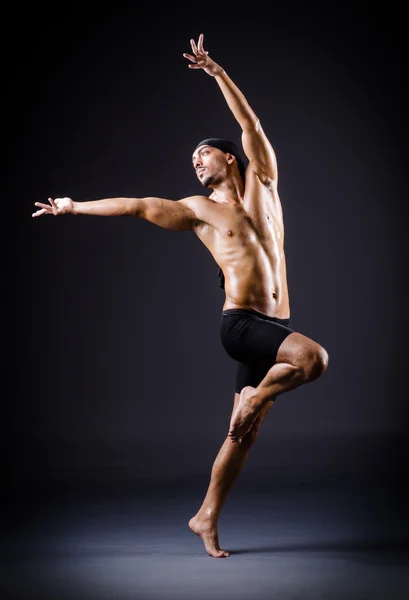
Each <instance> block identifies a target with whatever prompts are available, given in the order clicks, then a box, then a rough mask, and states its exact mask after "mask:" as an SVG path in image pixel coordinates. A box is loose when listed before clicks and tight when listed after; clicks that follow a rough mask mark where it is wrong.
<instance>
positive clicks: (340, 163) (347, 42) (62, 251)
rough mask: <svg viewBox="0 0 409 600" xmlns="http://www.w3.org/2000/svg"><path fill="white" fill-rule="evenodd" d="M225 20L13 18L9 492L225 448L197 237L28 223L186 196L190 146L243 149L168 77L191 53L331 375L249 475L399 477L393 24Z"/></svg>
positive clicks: (194, 93)
mask: <svg viewBox="0 0 409 600" xmlns="http://www.w3.org/2000/svg"><path fill="white" fill-rule="evenodd" d="M230 8H231V12H230V14H229V12H228V11H227V9H226V10H225V13H224V14H223V12H222V10H221V9H220V8H216V7H209V6H207V5H206V6H202V7H196V6H195V7H189V6H186V7H185V8H184V9H183V11H182V9H176V10H175V11H174V12H170V9H165V12H162V11H161V10H159V9H158V8H157V7H156V8H155V7H153V6H152V7H151V8H149V7H148V6H141V5H139V4H136V3H131V4H128V5H127V4H123V7H122V8H119V7H118V8H115V9H113V8H112V7H111V8H110V10H107V9H101V8H98V10H95V12H92V11H91V10H89V9H88V10H86V11H85V10H84V8H81V9H80V8H79V7H75V6H74V5H67V6H66V7H64V13H59V14H58V15H57V13H50V11H49V9H39V8H36V9H35V10H33V9H29V12H23V13H22V14H19V15H17V14H15V15H13V16H12V17H10V20H9V26H10V30H11V38H12V39H13V42H12V43H10V45H9V46H8V48H7V50H8V54H6V56H9V57H10V62H9V61H6V63H7V64H6V67H5V71H4V74H3V78H4V81H5V82H6V84H7V85H6V86H5V87H6V90H5V98H6V100H8V101H9V103H8V105H7V109H6V110H5V113H4V115H3V116H4V125H5V129H6V130H7V138H6V139H8V144H7V151H6V158H5V162H4V163H3V165H4V166H6V167H7V168H6V169H5V173H6V193H5V194H4V195H3V219H2V222H3V232H4V239H5V241H6V244H5V250H4V252H5V256H4V263H5V269H4V276H5V277H7V281H6V282H4V283H5V287H6V290H7V292H6V293H8V290H9V289H10V290H11V306H10V310H6V311H5V313H4V318H5V321H6V330H7V331H9V332H10V338H11V349H12V351H11V354H10V351H9V347H8V346H7V349H6V356H7V357H9V356H11V369H10V370H9V369H7V373H6V377H5V379H7V380H10V383H11V385H10V386H7V387H6V384H5V387H4V392H3V393H4V401H5V405H6V409H5V413H4V415H5V420H4V432H5V435H4V438H3V444H4V452H3V458H4V460H5V463H6V467H7V469H8V470H7V472H8V473H9V474H10V477H11V478H12V481H13V482H21V483H24V482H28V481H38V480H47V481H57V480H58V481H62V480H66V479H67V478H68V479H69V478H71V477H74V476H75V477H82V476H83V477H84V479H87V480H88V481H89V480H90V479H92V478H93V477H100V476H101V475H102V476H103V477H111V478H113V479H114V480H115V479H117V478H139V477H141V478H145V477H149V478H152V479H161V478H167V477H177V476H194V475H196V474H201V473H208V470H209V468H210V466H211V463H212V461H213V458H214V456H215V454H216V452H217V449H218V447H219V445H220V444H221V442H222V441H223V439H224V436H225V435H226V433H227V430H228V424H229V418H230V412H231V407H232V401H233V392H234V365H233V364H232V361H231V360H230V359H229V357H228V356H227V355H226V354H225V353H224V350H223V348H222V346H221V344H220V341H219V321H220V313H221V308H222V304H223V292H222V290H221V289H220V288H219V287H218V279H217V270H218V269H217V265H216V264H215V263H214V262H213V259H212V257H211V255H210V254H209V253H208V251H207V250H206V249H205V248H204V247H203V246H202V245H201V244H200V242H199V240H198V239H197V238H195V236H194V234H192V233H190V232H169V231H165V230H162V229H160V228H158V227H155V226H154V225H152V224H150V223H147V222H144V221H140V220H137V219H132V218H126V217H122V218H98V217H74V216H67V217H64V218H61V219H58V220H56V219H54V218H52V217H43V218H40V219H36V220H34V219H32V218H31V214H32V212H33V210H35V208H34V202H36V201H46V199H47V198H48V196H52V197H57V196H65V195H68V196H71V197H72V198H74V199H75V200H89V199H95V198H102V197H110V196H145V195H156V196H163V197H165V198H171V199H175V200H176V199H178V198H181V197H183V196H187V195H190V194H194V193H201V192H202V188H201V186H200V185H199V184H198V182H197V181H196V179H195V176H194V172H193V169H192V167H191V154H192V151H193V149H194V147H195V144H196V143H197V142H198V141H199V140H200V139H202V138H204V137H209V136H223V137H229V138H231V139H234V140H235V141H236V142H239V141H240V130H239V128H238V125H237V123H236V122H235V120H234V119H233V117H232V115H231V114H230V112H229V110H228V108H227V106H226V105H225V102H224V100H223V98H222V95H221V93H220V91H219V89H218V87H217V84H216V83H215V82H214V81H213V80H212V79H211V78H210V77H208V76H207V75H206V74H205V73H204V72H202V71H199V72H196V71H192V70H190V69H188V66H187V64H188V63H187V61H186V59H184V58H183V56H182V53H183V52H186V51H189V49H190V46H189V39H190V38H191V37H193V38H195V39H197V37H198V35H199V33H201V32H203V33H204V35H205V46H206V47H207V49H208V50H209V52H210V54H211V56H212V57H214V59H215V60H216V61H218V62H220V63H221V64H222V65H223V66H224V67H225V69H226V71H227V72H228V73H229V74H230V76H231V77H232V78H233V80H234V81H235V82H236V83H237V84H238V86H239V87H240V88H241V89H242V91H243V92H244V94H245V95H246V96H247V98H248V100H249V102H250V104H251V105H252V107H253V108H254V110H255V112H256V113H257V114H258V116H259V117H260V119H261V122H262V124H263V127H264V129H265V131H266V132H267V134H268V135H269V137H270V139H271V141H272V143H273V145H274V147H275V149H276V153H277V158H278V165H279V173H280V175H279V177H280V181H279V191H280V196H281V201H282V205H283V209H284V218H285V227H286V252H287V262H288V277H289V288H290V299H291V318H292V325H293V327H294V328H295V329H297V330H299V331H300V332H302V333H304V334H305V335H308V336H310V337H312V338H313V339H315V340H317V341H318V342H320V343H321V344H322V345H323V346H324V347H325V348H326V349H327V350H328V352H329V356H330V364H329V368H328V370H327V372H326V373H325V375H324V377H323V378H322V379H320V380H319V381H317V382H314V383H313V384H311V385H309V386H305V387H303V388H299V389H298V390H295V391H293V392H290V393H289V394H287V395H286V396H282V397H281V398H280V399H279V400H278V401H277V403H276V406H275V407H274V409H273V410H272V411H271V413H270V415H269V416H268V419H266V421H265V423H264V425H263V428H262V431H261V433H260V438H259V440H258V443H257V445H256V446H255V447H254V449H253V451H252V457H251V459H250V460H249V462H248V463H247V466H246V469H247V473H248V474H249V475H250V474H252V473H253V474H258V473H266V472H268V473H269V474H270V476H271V477H274V474H276V475H277V474H278V473H285V474H295V475H300V474H301V475H302V476H308V474H309V475H310V476H315V475H316V474H318V473H326V474H328V476H332V475H334V474H335V475H336V476H338V475H340V474H345V475H349V474H354V473H355V474H358V475H359V476H360V475H361V474H362V473H364V474H369V475H371V474H373V475H374V476H376V477H378V476H380V475H382V476H390V475H394V476H397V477H398V478H399V476H400V473H402V469H404V468H406V467H407V458H406V454H405V453H404V451H403V450H404V448H405V447H406V441H407V432H408V409H407V400H406V398H405V394H406V392H405V383H406V341H405V339H406V330H407V313H406V302H407V295H406V274H407V270H406V264H407V263H406V229H407V225H406V199H407V186H406V177H407V154H406V147H407V142H406V123H407V118H406V107H407V89H406V85H405V75H406V73H405V69H406V67H407V62H406V57H405V54H404V50H405V48H404V43H403V39H404V38H403V35H404V34H403V31H402V29H401V25H400V23H401V22H402V19H403V16H402V15H401V14H400V13H399V11H397V10H395V9H394V6H393V4H392V5H390V6H389V10H388V11H387V14H386V15H385V14H383V13H382V14H381V13H380V12H377V11H376V9H375V8H373V7H372V6H371V8H370V9H369V8H365V5H364V4H363V3H362V4H359V3H355V4H354V6H353V8H352V6H351V7H348V6H346V5H344V4H343V5H342V7H339V8H338V9H336V10H335V11H334V9H333V8H331V9H329V8H327V7H326V6H324V5H321V4H316V5H309V6H307V5H304V7H303V8H298V9H297V8H296V7H295V6H292V7H291V8H286V5H285V4H284V3H282V4H274V5H272V6H270V7H269V8H267V9H265V10H264V11H262V10H261V9H258V10H257V11H254V14H253V13H249V12H248V10H249V9H247V10H246V12H243V13H242V14H240V11H239V10H237V7H230ZM405 155H406V156H405ZM10 215H13V217H15V220H14V221H13V223H15V224H16V227H15V229H13V234H14V235H13V238H12V239H11V237H10V233H11V231H10V230H9V223H10ZM10 265H11V269H12V271H11V273H10V276H7V273H8V272H9V268H10ZM10 374H11V377H10ZM6 390H7V391H6Z"/></svg>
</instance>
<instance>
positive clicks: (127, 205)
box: [32, 196, 198, 231]
mask: <svg viewBox="0 0 409 600" xmlns="http://www.w3.org/2000/svg"><path fill="white" fill-rule="evenodd" d="M48 202H49V204H43V203H41V202H35V203H34V204H35V206H37V207H38V208H39V210H37V211H36V212H34V213H33V214H32V216H33V217H40V216H42V215H54V216H55V217H56V216H59V215H66V214H72V215H93V216H100V217H119V216H135V217H139V218H140V219H145V220H147V221H150V222H151V223H154V224H155V225H158V226H159V227H162V228H164V229H174V230H178V231H183V230H188V229H193V228H194V227H195V225H196V224H197V222H198V218H197V216H196V211H195V207H194V204H195V197H194V196H192V197H190V198H183V199H182V200H176V201H175V200H165V199H164V198H156V197H146V198H104V199H101V200H89V201H85V202H74V201H73V200H72V199H71V198H67V197H65V198H55V199H53V198H48Z"/></svg>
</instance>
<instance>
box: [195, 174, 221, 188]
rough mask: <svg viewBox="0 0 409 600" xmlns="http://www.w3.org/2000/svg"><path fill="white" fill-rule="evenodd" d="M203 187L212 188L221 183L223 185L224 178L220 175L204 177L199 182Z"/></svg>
mask: <svg viewBox="0 0 409 600" xmlns="http://www.w3.org/2000/svg"><path fill="white" fill-rule="evenodd" d="M199 181H200V183H201V184H202V186H203V187H212V186H214V185H217V184H219V183H222V181H223V177H221V176H220V175H204V177H203V178H202V179H201V180H199Z"/></svg>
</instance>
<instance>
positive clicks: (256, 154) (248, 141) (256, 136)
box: [242, 123, 278, 183]
mask: <svg viewBox="0 0 409 600" xmlns="http://www.w3.org/2000/svg"><path fill="white" fill-rule="evenodd" d="M242 145H243V150H244V152H245V154H246V156H247V158H248V160H249V162H250V165H251V167H252V169H253V171H254V172H255V173H256V175H258V177H259V178H260V179H261V181H263V180H271V179H274V180H277V178H278V170H277V159H276V155H275V152H274V149H273V147H272V145H271V143H270V140H269V139H268V137H267V136H266V134H265V133H264V130H263V128H262V127H261V125H260V123H258V125H257V126H256V127H253V128H251V129H246V130H243V133H242ZM263 183H265V181H263Z"/></svg>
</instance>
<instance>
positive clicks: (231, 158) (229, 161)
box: [227, 154, 236, 165]
mask: <svg viewBox="0 0 409 600" xmlns="http://www.w3.org/2000/svg"><path fill="white" fill-rule="evenodd" d="M234 160H236V157H235V156H234V154H228V155H227V162H228V163H229V165H231V164H232V162H233V161H234Z"/></svg>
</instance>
